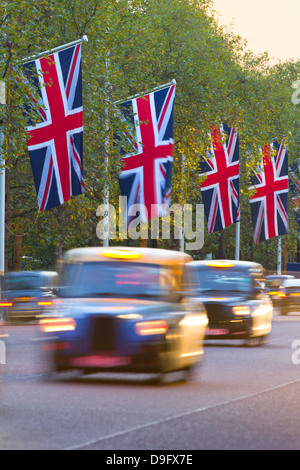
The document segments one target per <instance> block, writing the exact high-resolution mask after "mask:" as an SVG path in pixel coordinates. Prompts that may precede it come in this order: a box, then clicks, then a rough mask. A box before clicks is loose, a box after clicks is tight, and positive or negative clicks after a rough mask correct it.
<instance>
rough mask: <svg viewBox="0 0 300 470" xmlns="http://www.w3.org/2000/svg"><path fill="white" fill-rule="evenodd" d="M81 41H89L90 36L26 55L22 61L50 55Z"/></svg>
mask: <svg viewBox="0 0 300 470" xmlns="http://www.w3.org/2000/svg"><path fill="white" fill-rule="evenodd" d="M81 42H88V37H87V36H86V35H84V36H82V37H81V38H80V39H77V41H73V42H69V43H68V44H62V45H61V46H58V47H55V48H54V49H49V50H48V51H44V52H39V53H38V54H35V55H32V56H29V57H26V58H25V59H23V60H22V63H26V62H30V61H31V60H36V59H39V58H41V57H47V56H48V55H50V54H53V53H54V52H58V51H61V50H63V49H67V48H68V47H71V46H75V45H76V44H80V43H81Z"/></svg>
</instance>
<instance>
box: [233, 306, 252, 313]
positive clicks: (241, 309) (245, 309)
mask: <svg viewBox="0 0 300 470" xmlns="http://www.w3.org/2000/svg"><path fill="white" fill-rule="evenodd" d="M232 313H234V315H250V313H251V310H250V308H249V307H247V305H236V306H235V307H232Z"/></svg>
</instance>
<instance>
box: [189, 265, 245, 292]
mask: <svg viewBox="0 0 300 470" xmlns="http://www.w3.org/2000/svg"><path fill="white" fill-rule="evenodd" d="M196 278H197V285H196V286H194V288H195V289H196V290H197V291H199V292H206V291H231V292H250V291H251V289H252V282H253V281H252V278H251V277H250V276H249V275H247V273H243V272H242V271H238V270H229V269H223V268H222V269H213V270H210V271H209V270H197V276H196Z"/></svg>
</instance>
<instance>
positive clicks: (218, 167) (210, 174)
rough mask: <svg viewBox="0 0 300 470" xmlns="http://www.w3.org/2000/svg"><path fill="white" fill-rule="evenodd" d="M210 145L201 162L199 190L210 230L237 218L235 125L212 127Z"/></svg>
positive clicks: (237, 158)
mask: <svg viewBox="0 0 300 470" xmlns="http://www.w3.org/2000/svg"><path fill="white" fill-rule="evenodd" d="M211 139H212V146H211V151H210V152H207V155H206V158H203V159H202V160H201V161H200V162H199V165H200V176H202V175H203V174H205V176H206V178H205V180H204V181H203V182H201V184H200V186H201V194H202V200H203V204H204V211H205V215H206V219H207V227H208V231H209V233H212V232H218V231H219V230H222V229H224V228H225V227H227V226H228V225H231V224H232V223H235V222H238V221H239V219H240V196H239V194H240V191H239V184H240V183H239V139H238V134H237V131H236V129H234V128H232V127H229V126H227V124H225V123H224V124H223V126H222V128H221V129H219V128H216V127H212V128H211Z"/></svg>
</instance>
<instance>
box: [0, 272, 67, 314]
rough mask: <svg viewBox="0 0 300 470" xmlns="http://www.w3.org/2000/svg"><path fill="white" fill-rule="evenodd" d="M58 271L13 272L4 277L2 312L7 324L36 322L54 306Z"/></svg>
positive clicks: (0, 303) (1, 301) (0, 301)
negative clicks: (54, 290)
mask: <svg viewBox="0 0 300 470" xmlns="http://www.w3.org/2000/svg"><path fill="white" fill-rule="evenodd" d="M57 282H58V274H57V272H56V271H13V272H8V273H6V275H5V277H4V296H3V297H4V298H3V299H2V300H1V299H0V310H1V307H2V309H3V317H4V319H5V320H6V321H7V322H12V321H19V322H20V321H29V320H36V319H37V318H38V317H39V316H40V315H42V314H43V313H45V312H46V311H47V309H49V308H50V307H51V305H52V300H53V299H54V297H55V296H54V294H53V289H54V288H55V287H56V286H57Z"/></svg>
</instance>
